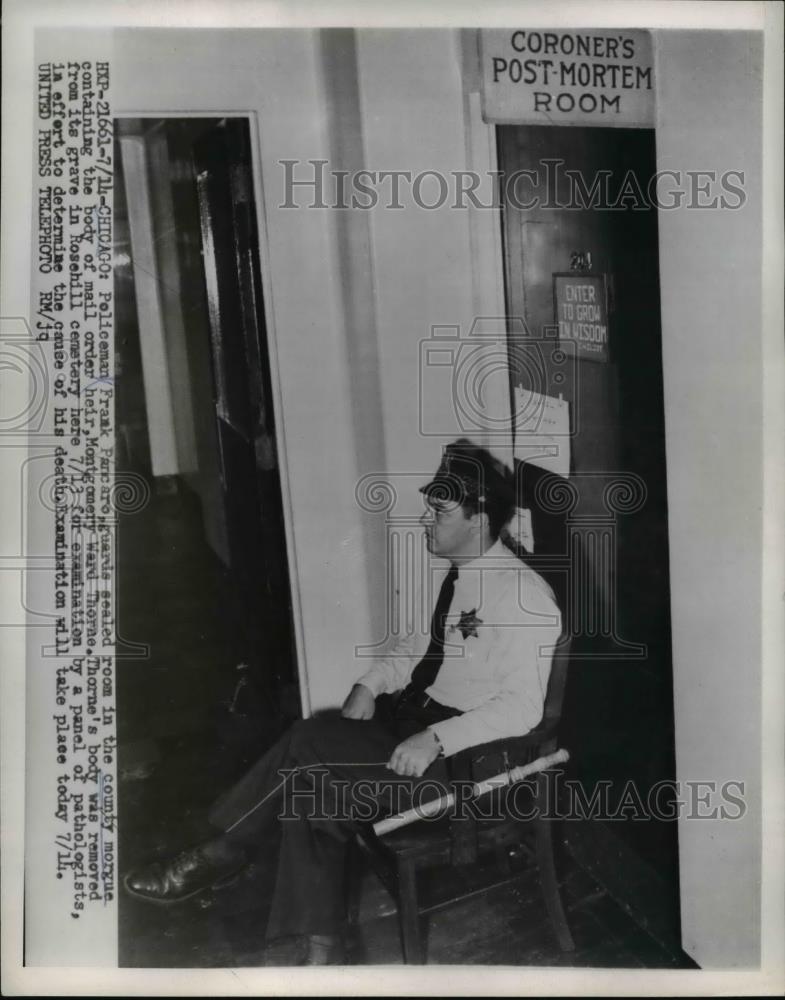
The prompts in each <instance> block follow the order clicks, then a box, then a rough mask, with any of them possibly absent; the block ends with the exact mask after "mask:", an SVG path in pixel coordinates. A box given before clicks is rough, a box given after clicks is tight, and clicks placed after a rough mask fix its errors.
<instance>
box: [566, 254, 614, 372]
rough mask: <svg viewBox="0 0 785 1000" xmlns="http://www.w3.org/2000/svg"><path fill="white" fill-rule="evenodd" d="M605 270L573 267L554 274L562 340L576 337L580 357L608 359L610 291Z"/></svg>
mask: <svg viewBox="0 0 785 1000" xmlns="http://www.w3.org/2000/svg"><path fill="white" fill-rule="evenodd" d="M606 288H607V285H606V281H605V275H604V274H585V273H582V272H580V271H569V272H567V273H565V274H554V276H553V302H554V310H555V313H556V322H557V324H558V326H559V340H562V341H564V340H573V341H575V350H576V354H577V357H578V360H579V361H607V360H608V295H607V291H606Z"/></svg>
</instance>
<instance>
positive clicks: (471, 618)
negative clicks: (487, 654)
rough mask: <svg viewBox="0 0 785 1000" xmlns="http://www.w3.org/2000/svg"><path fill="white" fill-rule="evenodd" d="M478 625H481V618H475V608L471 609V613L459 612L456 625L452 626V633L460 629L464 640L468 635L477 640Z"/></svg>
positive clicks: (478, 635)
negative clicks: (459, 615)
mask: <svg viewBox="0 0 785 1000" xmlns="http://www.w3.org/2000/svg"><path fill="white" fill-rule="evenodd" d="M478 625H482V618H478V617H477V608H472V610H471V611H462V612H461V617H460V619H459V621H458V624H457V625H453V626H452V631H453V632H454V631H455V630H456V629H460V632H461V635H462V636H463V637H464V639H467V638H468V637H469V636H470V635H473V636H474V637H475V638H476V639H479V637H480V634H479V632H478V631H477V626H478Z"/></svg>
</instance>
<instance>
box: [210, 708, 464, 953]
mask: <svg viewBox="0 0 785 1000" xmlns="http://www.w3.org/2000/svg"><path fill="white" fill-rule="evenodd" d="M380 703H381V704H380ZM377 706H378V708H377V713H376V716H375V717H374V718H373V719H371V720H368V721H355V720H351V719H344V718H342V717H341V716H340V714H339V713H338V712H335V713H332V712H331V713H325V714H322V715H318V716H314V717H313V718H310V719H305V720H303V721H301V722H296V723H295V724H294V725H293V726H292V728H291V729H290V730H289V731H288V732H287V733H286V734H285V735H284V736H283V737H282V738H281V739H280V740H279V741H278V742H277V743H276V744H275V745H274V746H273V747H271V749H270V750H268V751H267V753H265V754H264V756H263V757H262V758H261V759H260V760H259V761H258V762H257V763H256V764H255V765H254V766H253V767H252V768H251V769H250V770H249V771H248V772H247V774H246V775H245V776H244V777H243V778H241V779H240V781H239V782H237V784H236V785H234V787H232V788H231V789H230V790H229V791H228V792H226V793H225V794H224V795H223V796H222V797H221V798H220V799H219V800H218V801H217V802H216V803H215V805H214V806H213V808H212V810H211V811H210V815H209V820H210V823H211V824H212V825H213V826H214V827H216V828H218V829H219V830H221V831H223V832H224V835H225V837H226V838H227V839H228V840H230V841H231V842H233V843H235V844H238V845H240V846H242V847H243V848H245V849H253V848H254V847H256V846H257V845H258V844H259V843H260V841H261V840H262V839H263V837H264V835H265V834H266V833H268V832H269V831H270V829H271V828H272V827H274V825H275V824H280V828H281V837H282V839H281V847H280V852H279V856H278V865H277V876H276V884H275V892H274V896H273V904H272V911H271V914H270V920H269V924H268V929H267V936H268V938H274V937H278V936H279V935H283V934H331V933H336V931H337V930H338V929H339V928H340V926H341V925H342V923H343V921H344V918H345V907H344V889H343V886H344V869H345V861H346V847H347V842H348V839H349V838H350V837H351V836H352V828H353V821H354V818H356V817H357V816H358V815H359V816H360V818H367V819H369V820H376V819H378V818H380V817H381V816H382V815H384V814H385V813H390V812H397V811H399V809H402V808H408V807H409V806H410V805H411V804H412V801H415V802H417V801H423V802H424V801H428V800H429V799H433V798H436V797H438V795H439V794H444V793H445V792H446V791H447V790H448V776H447V768H446V766H445V762H444V761H443V760H440V759H437V760H436V761H434V762H433V764H432V765H431V766H430V767H429V768H428V770H427V772H426V774H425V775H424V776H423V777H422V778H419V779H418V778H403V777H398V776H396V775H395V774H394V772H392V771H391V770H389V769H388V768H387V767H386V766H385V765H386V764H387V761H388V760H389V759H390V755H391V754H392V752H393V750H394V749H395V747H396V746H397V745H398V744H399V743H400V742H401V741H402V740H404V739H406V738H407V737H408V736H411V735H412V734H413V733H415V732H420V731H421V730H422V729H424V728H425V727H426V726H427V724H428V721H431V722H433V721H435V720H434V719H433V718H430V720H429V719H428V716H427V715H425V714H423V715H419V716H418V714H417V713H416V712H415V713H414V714H413V715H412V714H407V716H406V717H399V716H396V715H395V713H394V712H392V711H390V709H389V705H385V701H384V699H382V698H380V699H379V700H378V702H377ZM453 714H454V713H453ZM426 782H427V783H428V784H427V785H426V784H425V783H426ZM377 785H378V789H380V790H381V791H380V793H379V794H377ZM376 802H378V803H379V807H377V806H376V805H375V803H376Z"/></svg>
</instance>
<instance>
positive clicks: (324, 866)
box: [125, 439, 560, 964]
mask: <svg viewBox="0 0 785 1000" xmlns="http://www.w3.org/2000/svg"><path fill="white" fill-rule="evenodd" d="M421 492H423V493H424V494H425V500H426V512H425V514H424V515H423V517H422V519H421V521H422V523H423V524H424V527H425V537H426V543H427V548H428V552H429V553H430V555H431V556H432V557H439V559H441V560H444V563H438V562H436V561H434V562H433V564H432V566H431V568H432V570H433V572H432V574H431V575H430V579H431V581H432V593H433V595H434V596H435V601H434V600H433V599H430V598H429V597H428V595H427V594H425V593H418V594H416V595H415V599H416V601H417V603H416V604H415V608H417V609H418V610H419V609H420V608H427V612H426V613H425V614H424V615H423V619H424V620H425V621H426V622H427V620H428V618H430V630H429V631H426V629H425V628H423V629H422V634H419V633H414V634H411V635H407V636H406V637H405V638H404V639H403V640H402V641H401V642H400V643H398V645H397V646H396V647H395V648H394V650H393V651H392V653H390V654H389V655H388V656H386V657H385V658H384V659H382V660H380V661H379V662H376V663H375V664H374V666H373V667H372V668H371V669H370V670H369V671H368V672H367V673H365V674H364V675H363V676H362V677H360V679H359V680H358V681H357V683H356V684H355V685H354V687H353V688H352V690H351V691H350V693H349V695H348V697H347V698H346V700H345V702H344V704H343V708H342V709H341V712H340V713H324V714H320V715H317V716H314V717H312V718H309V719H306V720H304V721H301V722H297V723H295V724H294V726H292V728H291V729H290V730H289V732H288V733H286V734H285V735H284V736H283V737H282V738H281V739H280V740H279V741H278V742H277V743H276V744H275V745H274V746H273V747H272V748H271V749H270V750H268V751H267V753H265V754H264V756H263V757H262V758H261V759H260V760H259V761H258V762H257V763H256V764H255V765H254V766H253V767H252V768H251V770H250V771H249V772H248V773H247V774H246V775H245V776H244V777H243V778H242V779H241V780H240V781H239V782H238V783H237V784H236V785H235V786H234V787H233V788H231V789H230V790H229V791H228V792H227V793H226V794H225V795H223V796H222V797H221V798H220V799H219V800H218V802H217V803H216V804H215V805H214V806H213V808H212V810H211V812H210V815H209V821H210V824H211V826H212V827H214V828H215V836H214V837H212V838H211V839H208V840H207V841H206V842H205V843H202V844H200V845H198V846H197V847H195V848H193V849H191V850H188V851H185V852H183V853H181V854H180V855H178V856H177V857H175V858H173V859H172V860H170V861H168V862H155V863H153V864H151V865H148V866H147V867H145V868H143V869H140V870H137V871H134V872H130V873H129V874H128V875H127V876H126V878H125V887H126V889H127V891H128V892H130V893H131V894H133V895H134V896H137V897H140V898H142V899H146V900H151V901H156V902H159V903H174V902H177V901H179V900H183V899H186V898H188V897H189V896H192V895H194V894H195V893H198V892H200V891H202V890H203V889H205V888H207V887H209V886H211V885H215V884H216V883H218V882H220V881H222V880H224V879H226V878H228V877H230V876H232V875H233V874H234V873H236V872H238V871H239V870H240V869H242V868H243V867H244V866H245V865H246V864H247V863H248V861H249V859H250V856H251V854H252V852H253V851H254V848H255V847H258V845H259V843H260V841H261V839H262V835H263V834H264V832H265V831H267V830H269V829H270V826H271V825H273V824H276V823H279V824H280V828H281V834H282V837H281V847H280V851H279V855H278V859H277V878H276V886H275V891H274V895H273V902H272V910H271V914H270V920H269V925H268V932H267V933H268V938H274V937H277V936H279V935H282V934H299V935H303V936H304V937H305V939H306V940H307V942H308V952H307V958H306V963H307V964H320V963H323V962H328V961H335V960H337V959H338V958H339V952H340V933H339V932H340V929H341V927H342V925H343V921H344V916H345V915H344V913H343V892H342V885H343V868H344V861H345V855H346V843H347V839H348V838H349V837H350V836H351V833H352V821H353V820H355V819H358V818H362V819H365V820H368V819H376V818H379V817H380V816H381V815H383V814H384V812H385V811H386V812H389V811H398V810H399V809H400V808H405V807H406V806H407V803H409V804H410V803H411V802H412V801H416V800H417V790H418V786H420V785H422V784H423V782H424V781H425V780H426V779H427V781H428V787H429V789H431V791H430V793H429V795H428V796H427V797H433V796H434V794H435V793H434V792H433V791H432V790H433V788H434V787H438V786H439V784H440V783H441V784H442V785H443V786H444V788H445V791H446V790H447V785H448V783H449V777H448V773H447V766H446V763H447V761H448V760H449V758H450V757H451V756H452V755H453V754H456V753H457V752H458V751H460V750H463V749H465V748H467V747H472V746H475V745H477V744H482V743H486V742H489V741H491V740H497V739H502V738H505V737H510V736H520V735H523V734H525V733H526V732H528V731H529V730H531V729H533V728H534V727H535V726H536V725H537V724H538V723H539V722H540V719H541V717H542V713H543V706H544V700H545V692H546V688H547V683H548V675H549V672H550V664H551V656H552V650H553V647H554V645H555V643H556V641H557V639H558V636H559V633H560V615H559V610H558V608H557V606H556V603H555V601H554V598H553V594H552V592H551V590H550V588H549V587H548V585H547V584H546V583H545V582H544V581H543V580H542V578H541V577H540V576H538V574H536V573H535V572H533V571H532V570H529V569H528V568H526V567H525V566H524V565H523V564H522V563H521V562H520V561H519V560H518V559H517V558H516V557H515V556H514V555H513V553H512V552H510V551H509V550H508V549H507V548H506V547H505V546H504V545H503V544H502V543H501V542H500V541H499V533H500V530H501V529H502V527H503V526H504V525H505V524H506V523H507V522H508V521H509V519H510V517H511V515H512V512H513V508H514V491H513V488H512V476H511V473H510V472H509V470H508V469H507V468H506V467H505V466H504V465H503V464H502V463H500V462H498V461H497V460H496V459H495V458H494V457H493V456H492V455H491V454H490V453H489V452H488V451H486V450H485V449H482V448H479V447H478V446H476V445H474V444H472V443H471V442H470V441H468V440H466V439H462V440H460V441H457V442H455V443H454V444H452V445H449V446H447V448H445V451H444V456H443V459H442V462H441V464H440V466H439V468H438V470H437V472H436V475H435V477H434V479H433V480H432V481H431V482H430V483H428V484H427V485H426V486H423V487H421ZM431 609H432V610H431ZM424 776H425V777H424ZM424 787H425V786H424V785H423V788H424ZM317 800H318V801H317ZM375 805H377V811H376V812H375V813H374V812H373V807H374V806H375ZM369 806H371V807H372V808H371V810H370V811H369Z"/></svg>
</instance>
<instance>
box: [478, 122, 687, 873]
mask: <svg viewBox="0 0 785 1000" xmlns="http://www.w3.org/2000/svg"><path fill="white" fill-rule="evenodd" d="M497 136H498V146H499V160H500V164H499V165H500V169H501V170H502V172H503V176H507V177H509V176H510V175H511V174H512V173H513V172H514V171H524V170H525V171H528V173H527V174H526V175H525V176H524V175H521V181H520V183H519V185H518V188H517V204H516V203H515V201H514V199H510V198H508V199H506V200H505V201H504V202H503V235H504V251H505V278H506V293H507V309H508V316H509V318H510V330H511V338H510V355H511V364H510V370H511V379H512V382H513V385H515V384H517V383H518V382H523V383H524V384H525V387H526V388H534V389H536V390H537V391H539V392H544V393H546V394H548V395H555V396H558V395H559V394H561V395H562V396H563V398H564V399H566V400H567V401H568V402H569V403H570V405H571V408H572V418H573V431H574V432H573V434H572V437H571V452H572V455H571V461H572V477H571V481H572V484H573V486H574V488H575V491H576V494H577V502H576V504H575V506H574V507H573V508H572V509H571V510H570V511H569V513H561V514H560V513H559V512H558V510H554V508H553V507H551V508H550V509H548V508H547V507H546V506H543V505H542V504H540V503H539V502H538V499H537V498H538V496H542V493H541V492H540V493H538V490H537V487H538V484H540V485H541V480H542V473H541V472H540V471H539V470H538V469H537V468H536V467H535V466H531V467H529V468H524V469H519V470H518V472H519V482H521V483H522V485H523V488H524V492H525V500H526V503H527V505H528V506H530V507H532V508H533V512H532V518H533V530H534V536H535V546H536V550H535V556H536V560H535V561H544V563H545V566H546V567H548V566H550V567H551V569H552V572H551V573H550V576H551V579H552V582H554V584H555V585H556V588H557V590H560V595H559V596H560V598H561V599H562V602H563V604H565V603H566V604H568V605H570V614H571V616H572V622H571V625H572V627H573V651H574V654H575V655H574V657H573V660H572V667H571V672H570V684H569V688H568V693H567V700H566V704H565V717H566V719H567V722H568V738H569V739H572V741H573V744H574V746H573V749H574V750H575V757H576V768H577V771H578V774H579V775H580V777H581V778H582V779H583V780H584V781H586V782H588V783H589V784H591V783H593V782H596V781H599V780H603V779H611V780H613V781H614V784H615V787H616V789H617V790H618V789H620V788H622V787H623V785H624V782H625V781H626V780H628V779H632V780H634V781H635V782H636V784H637V786H638V788H639V790H640V791H641V793H642V794H643V795H644V797H645V795H646V792H647V790H648V789H649V788H650V787H651V786H653V785H654V784H655V783H656V782H657V781H660V780H663V779H672V778H673V777H674V771H675V763H674V743H673V703H672V673H671V646H670V605H669V601H670V595H669V584H668V535H667V502H666V467H665V450H664V416H663V399H662V358H661V342H660V324H659V314H660V309H659V279H658V245H657V213H656V209H655V208H651V207H650V208H646V207H645V205H642V204H641V203H640V200H639V199H637V198H631V197H627V198H626V199H623V200H621V202H620V203H619V204H614V203H615V202H616V201H617V198H618V195H619V192H620V191H622V190H623V185H624V183H625V178H626V179H627V183H628V188H627V190H628V191H629V190H630V187H629V185H633V187H634V185H635V183H637V187H638V188H640V190H642V191H643V192H645V191H646V188H647V183H648V180H649V178H650V177H651V176H652V175H653V173H654V171H655V169H656V167H655V144H654V132H653V131H652V130H645V129H600V128H560V127H548V126H536V127H535V126H503V127H499V128H498V130H497ZM570 173H571V174H572V177H571V176H570ZM576 177H578V178H580V181H581V182H582V184H583V190H584V191H585V192H586V191H588V192H590V191H591V188H592V186H593V184H594V183H595V182H596V181H597V179H598V178H599V181H600V191H601V192H602V198H603V199H604V201H599V202H595V205H594V207H593V208H592V207H588V204H589V203H590V198H589V197H585V196H584V204H585V206H586V207H580V206H579V205H577V204H576V203H575V201H576V199H575V197H574V195H575V193H576V191H575V184H576V180H575V178H576ZM631 178H632V179H631ZM606 190H607V194H606V193H605V191H606ZM636 202H637V204H636ZM524 204H525V205H526V207H524ZM581 255H582V256H583V261H584V263H586V264H589V266H590V270H591V272H592V273H595V274H596V273H599V274H602V275H605V276H606V278H607V284H608V299H609V301H608V306H609V358H608V360H607V361H590V360H580V361H576V362H575V365H574V371H571V372H568V377H566V378H565V377H563V376H564V367H565V366H564V364H563V362H562V363H556V362H554V360H553V358H554V356H555V357H557V358H558V351H555V350H554V349H555V348H557V347H558V339H557V338H556V331H555V329H554V324H555V319H556V317H555V314H554V289H553V275H554V274H556V273H562V272H569V271H570V270H571V267H572V266H574V265H575V264H576V263H579V262H580V257H581ZM588 258H590V261H589V259H588ZM516 324H517V326H516ZM524 327H525V330H524ZM516 329H518V330H524V332H523V333H522V334H520V335H519V336H516V335H514V331H515V330H516ZM532 339H534V340H536V341H538V342H540V343H541V344H543V345H545V347H546V349H545V350H544V351H543V355H544V359H545V364H544V374H542V376H541V380H540V384H538V385H531V384H526V380H527V378H528V377H529V372H530V370H531V365H528V366H527V364H526V352H527V350H528V349H529V348H528V346H527V345H528V344H529V343H530V341H531V340H532ZM516 352H517V356H516ZM625 477H627V478H628V479H629V480H630V481H631V482H635V483H637V484H642V489H643V494H644V495H643V498H642V501H641V502H640V503H638V502H635V503H630V504H629V507H630V510H629V512H624V511H622V510H616V511H614V510H613V509H609V506H608V501H609V495H608V489H609V487H610V486H611V484H612V483H613V481H614V480H622V481H623V480H624V478H625ZM636 488H637V487H636ZM621 506H622V507H623V506H624V504H623V503H622V505H621ZM598 533H599V534H598ZM600 535H601V539H602V541H601V544H600V543H597V544H594V542H593V541H592V538H594V539H595V541H596V538H598V537H600ZM605 540H610V541H608V546H609V548H608V549H607V550H605V551H603V546H605ZM601 562H602V565H599V564H600V563H601ZM565 566H567V567H568V574H569V579H567V580H565V576H564V574H563V573H562V570H563V569H564V567H565ZM546 575H548V572H547V569H546ZM598 590H599V591H600V593H599V599H600V600H601V601H602V603H603V604H604V606H605V610H604V611H603V612H602V614H603V615H604V616H605V617H603V621H604V622H606V623H607V622H611V623H612V629H611V632H612V634H604V633H603V630H602V629H597V628H596V627H595V624H596V619H592V618H591V615H590V612H591V608H590V607H588V606H587V600H586V594H587V592H589V591H595V592H596V591H598ZM576 594H577V599H574V600H572V602H571V598H576ZM611 606H612V607H611ZM608 608H610V610H608ZM619 826H620V827H621V826H625V825H624V824H620V825H619ZM625 835H628V836H629V837H630V839H631V841H633V842H634V843H635V845H636V847H637V848H639V849H640V850H641V851H642V852H643V853H645V854H647V855H650V856H651V857H652V858H653V859H654V860H655V861H656V862H657V864H658V865H659V866H660V867H661V868H663V867H664V868H670V869H671V870H675V865H676V836H675V825H674V824H670V825H667V824H664V825H659V826H658V825H657V824H638V825H637V826H636V827H634V825H631V824H626V829H625Z"/></svg>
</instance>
